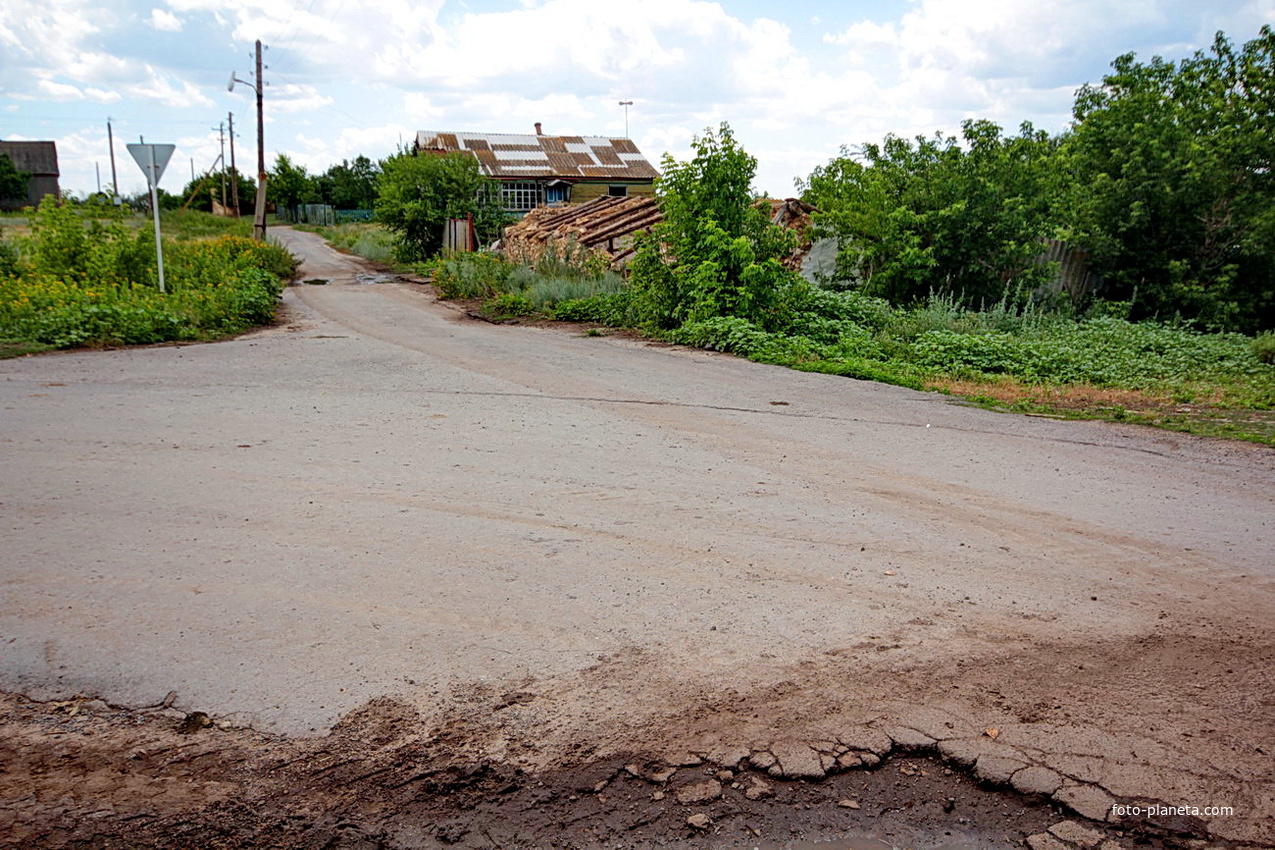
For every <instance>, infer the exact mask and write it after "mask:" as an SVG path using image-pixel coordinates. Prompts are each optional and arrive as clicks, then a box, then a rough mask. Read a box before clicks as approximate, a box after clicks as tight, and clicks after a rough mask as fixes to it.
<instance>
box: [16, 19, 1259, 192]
mask: <svg viewBox="0 0 1275 850" xmlns="http://www.w3.org/2000/svg"><path fill="white" fill-rule="evenodd" d="M1272 21H1275V0H769V2H764V1H763V0H720V1H719V2H702V0H3V2H2V3H0V138H3V139H6V140H14V139H52V140H55V141H56V142H57V145H58V153H59V159H60V163H61V169H62V187H63V190H64V191H70V192H76V193H81V194H82V193H86V192H90V191H93V190H95V189H96V188H97V176H96V172H95V168H100V171H101V180H102V183H103V184H108V183H109V182H110V179H111V178H110V175H111V162H110V155H109V151H108V146H107V134H106V126H107V121H108V119H110V120H111V122H112V126H113V127H114V132H115V141H116V167H117V169H118V173H119V182H120V188H121V189H122V190H123V191H124V192H125V193H131V192H133V191H138V190H141V189H143V188H144V186H145V182H144V180H143V178H142V174H141V172H140V171H139V170H138V169H137V167H136V165H134V163H133V162H132V160H131V159H130V158H129V157H128V154H127V153H126V152H125V151H124V149H123V143H124V142H134V141H137V139H138V137H139V136H145V138H146V140H147V141H150V142H173V143H176V145H177V153H176V156H175V157H174V159H173V162H172V163H171V164H170V165H169V169H168V172H167V173H166V174H165V176H164V179H163V181H162V184H161V185H163V187H164V188H165V189H168V190H169V191H173V192H176V191H180V189H181V187H182V185H183V184H185V183H186V182H187V181H188V180H189V179H190V176H191V170H192V164H193V168H194V170H195V171H199V172H202V171H204V170H206V169H209V168H211V167H212V166H213V164H214V162H215V161H216V159H217V156H218V153H219V151H220V145H219V143H218V132H217V127H218V124H219V123H222V122H226V120H227V114H228V113H234V122H235V130H236V135H237V137H238V138H237V141H236V159H237V162H238V164H239V166H240V169H241V170H242V171H244V172H246V173H249V174H251V173H254V172H255V146H256V124H255V120H256V119H255V112H254V109H255V107H254V100H253V93H252V89H251V87H249V86H243V85H240V86H238V87H236V89H235V91H234V92H228V91H227V90H226V84H227V81H228V79H229V77H230V75H231V72H235V73H237V75H238V76H239V77H240V78H242V79H248V80H250V79H251V78H252V68H253V60H252V58H251V54H252V51H253V43H254V41H255V40H256V39H261V40H262V41H263V42H264V43H265V44H266V46H267V50H266V60H265V61H266V64H267V66H268V69H267V70H266V72H265V75H264V76H265V80H266V82H267V88H266V130H265V136H266V156H267V161H268V162H273V160H274V157H275V155H276V154H277V153H287V154H288V155H289V156H291V157H292V158H293V159H294V160H296V161H298V162H300V163H302V164H304V165H305V166H306V167H307V168H309V169H310V170H311V171H317V172H321V171H324V170H326V169H327V167H328V166H330V165H332V164H333V163H337V162H340V161H341V160H342V159H352V158H353V157H355V156H357V155H359V154H365V155H367V156H369V157H372V158H378V159H379V158H381V157H384V156H386V155H388V154H391V153H393V152H394V151H395V150H396V148H397V147H398V146H399V144H400V143H402V142H409V141H410V140H411V139H412V138H414V135H415V133H416V131H417V130H421V129H429V130H473V131H489V132H526V133H530V132H534V127H533V125H534V123H535V122H536V121H540V122H542V123H543V125H544V128H545V132H547V133H552V134H584V135H608V136H622V135H624V134H625V110H624V108H623V107H621V106H620V105H619V101H622V100H631V101H632V102H633V105H632V107H630V109H629V111H628V133H629V135H630V136H631V137H632V138H633V139H634V141H635V142H636V143H637V145H638V147H639V148H641V150H642V151H643V152H644V153H645V154H646V155H647V157H648V158H649V159H650V160H651V161H652V162H653V163H657V164H658V161H659V158H660V157H661V156H662V155H663V154H664V153H671V154H672V155H673V156H675V157H678V158H685V157H686V156H687V154H688V152H689V150H690V144H691V141H692V138H693V137H694V135H695V134H697V133H699V132H702V131H703V129H704V128H705V127H709V126H716V125H717V124H718V123H720V122H721V121H729V122H730V124H731V126H732V127H733V128H734V130H735V133H736V136H737V137H738V138H739V139H740V141H741V142H742V143H743V145H744V147H745V148H746V149H747V150H748V151H749V152H750V153H752V154H753V155H754V156H756V157H757V159H758V160H759V168H758V175H757V181H756V187H755V188H757V189H758V190H759V191H765V192H769V193H770V194H771V195H778V196H786V195H791V194H793V179H794V178H795V177H804V176H806V175H808V174H809V173H810V170H811V169H812V168H813V167H814V166H816V165H820V164H822V163H825V162H826V161H827V160H828V159H830V158H831V157H833V156H835V155H836V154H837V152H838V150H839V148H840V147H841V146H842V145H850V146H854V145H858V144H862V143H864V142H868V141H877V140H880V139H881V138H882V137H883V136H885V135H886V134H887V133H895V134H900V135H909V136H910V135H915V134H917V133H924V134H927V135H928V134H931V133H933V132H934V131H936V130H943V131H946V132H953V131H955V130H957V129H958V128H959V126H960V122H961V121H962V120H963V119H965V118H970V117H978V118H990V119H992V120H994V121H997V122H998V123H1000V124H1001V125H1002V126H1005V127H1007V128H1016V127H1017V126H1018V125H1019V124H1020V123H1021V122H1023V121H1025V120H1030V121H1032V122H1033V123H1035V124H1036V126H1038V127H1041V128H1044V129H1047V130H1050V131H1051V132H1055V131H1060V130H1062V129H1064V128H1065V127H1066V126H1067V122H1068V120H1069V117H1070V116H1069V111H1070V107H1071V103H1072V96H1073V94H1074V92H1075V90H1076V89H1077V88H1078V87H1079V86H1080V85H1082V84H1083V83H1085V82H1087V81H1093V82H1096V81H1098V80H1100V79H1101V77H1102V75H1103V73H1104V72H1105V71H1106V70H1107V69H1108V66H1109V64H1110V62H1111V60H1112V59H1114V58H1115V57H1116V56H1118V55H1120V54H1122V53H1126V52H1131V51H1132V52H1135V53H1137V54H1138V55H1139V56H1140V57H1142V58H1144V59H1149V58H1150V57H1152V56H1154V55H1161V56H1164V57H1166V58H1174V59H1176V58H1181V57H1183V56H1186V55H1189V54H1190V53H1191V52H1193V51H1194V50H1197V49H1200V48H1206V47H1207V46H1208V45H1209V44H1210V43H1211V42H1212V39H1213V35H1214V34H1215V33H1216V32H1217V31H1219V30H1221V31H1224V32H1225V33H1226V34H1227V35H1228V36H1229V37H1230V38H1231V39H1232V40H1233V41H1235V42H1237V43H1243V42H1245V41H1248V40H1250V39H1252V38H1254V37H1256V35H1257V33H1258V30H1259V28H1260V27H1261V25H1262V24H1264V23H1270V22H1272Z"/></svg>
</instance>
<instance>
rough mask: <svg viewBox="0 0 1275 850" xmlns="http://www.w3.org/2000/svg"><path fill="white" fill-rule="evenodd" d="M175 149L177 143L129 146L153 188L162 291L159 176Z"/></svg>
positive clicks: (161, 175)
mask: <svg viewBox="0 0 1275 850" xmlns="http://www.w3.org/2000/svg"><path fill="white" fill-rule="evenodd" d="M175 150H177V146H176V145H146V144H136V145H129V146H128V152H129V153H130V154H132V156H133V160H134V161H135V162H136V163H137V167H138V168H140V169H142V173H143V174H145V175H146V183H147V185H148V186H150V190H151V211H152V212H153V213H154V214H155V256H156V258H157V259H158V260H159V291H160V292H165V291H166V290H165V289H164V246H163V245H162V244H161V243H160V240H159V178H161V177H163V176H164V169H165V168H167V167H168V160H170V159H172V157H173V151H175Z"/></svg>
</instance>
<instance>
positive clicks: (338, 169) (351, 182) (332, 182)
mask: <svg viewBox="0 0 1275 850" xmlns="http://www.w3.org/2000/svg"><path fill="white" fill-rule="evenodd" d="M379 176H380V168H379V166H378V165H377V164H376V163H374V162H372V160H370V159H368V158H367V157H365V156H359V157H356V158H355V160H354V162H349V161H347V160H341V164H340V165H334V166H332V167H331V168H329V169H328V170H327V171H326V172H325V173H323V174H321V175H320V176H318V177H316V178H314V181H315V186H316V189H317V191H318V194H319V196H320V198H321V199H322V201H323V203H325V204H331V205H332V206H334V207H336V208H337V209H339V210H370V209H372V207H373V206H374V205H375V204H376V181H377V178H378V177H379Z"/></svg>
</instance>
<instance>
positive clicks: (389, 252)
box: [293, 222, 395, 266]
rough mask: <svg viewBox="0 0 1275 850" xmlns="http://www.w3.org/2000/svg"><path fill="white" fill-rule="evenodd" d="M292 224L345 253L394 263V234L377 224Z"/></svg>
mask: <svg viewBox="0 0 1275 850" xmlns="http://www.w3.org/2000/svg"><path fill="white" fill-rule="evenodd" d="M293 226H294V227H296V229H297V230H308V231H310V232H312V233H317V234H319V235H320V236H322V237H323V238H324V239H325V240H327V242H328V244H330V245H332V247H334V248H336V249H337V250H340V251H345V252H346V253H347V254H354V255H356V256H359V257H362V258H363V259H365V260H371V261H372V262H374V263H382V264H384V265H387V266H392V265H395V259H394V245H395V236H394V234H393V233H392V232H391V231H389V230H386V229H385V228H384V227H382V226H381V225H379V224H375V223H364V222H355V223H350V224H338V225H335V226H332V227H317V226H312V225H303V224H298V225H293Z"/></svg>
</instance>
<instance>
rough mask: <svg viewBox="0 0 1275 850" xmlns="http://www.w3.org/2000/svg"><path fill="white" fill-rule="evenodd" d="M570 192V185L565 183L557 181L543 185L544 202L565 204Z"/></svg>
mask: <svg viewBox="0 0 1275 850" xmlns="http://www.w3.org/2000/svg"><path fill="white" fill-rule="evenodd" d="M570 194H571V186H570V185H568V184H566V183H557V184H553V185H549V186H546V187H545V203H546V204H549V205H553V204H565V203H566V202H567V197H568V196H569V195H570Z"/></svg>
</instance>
